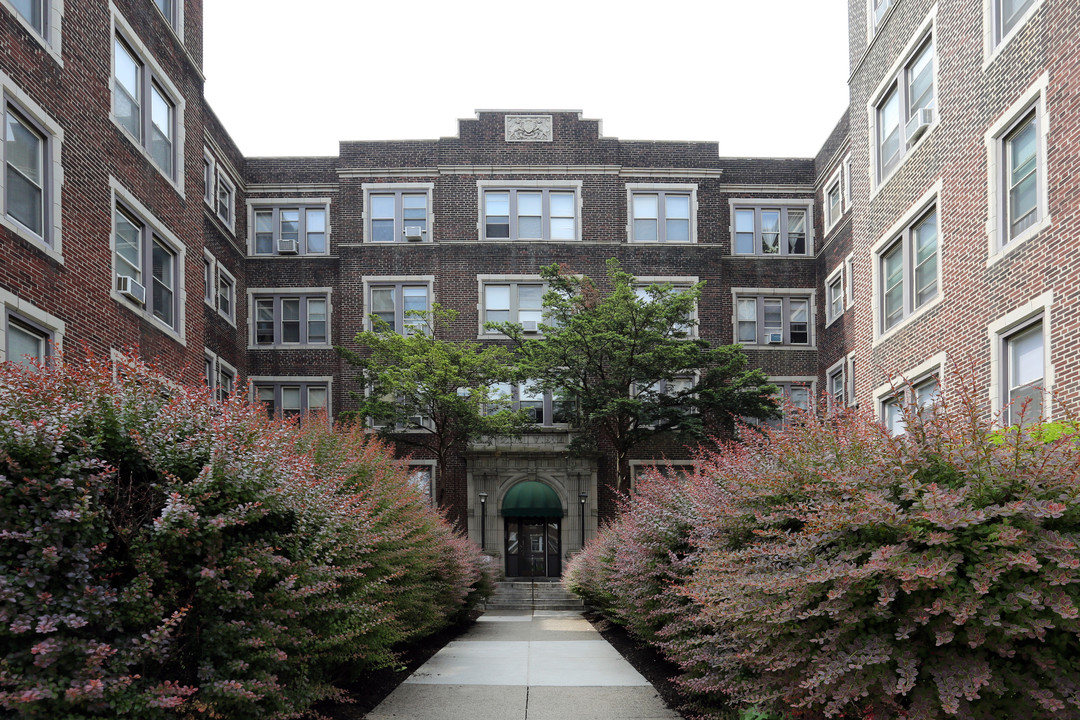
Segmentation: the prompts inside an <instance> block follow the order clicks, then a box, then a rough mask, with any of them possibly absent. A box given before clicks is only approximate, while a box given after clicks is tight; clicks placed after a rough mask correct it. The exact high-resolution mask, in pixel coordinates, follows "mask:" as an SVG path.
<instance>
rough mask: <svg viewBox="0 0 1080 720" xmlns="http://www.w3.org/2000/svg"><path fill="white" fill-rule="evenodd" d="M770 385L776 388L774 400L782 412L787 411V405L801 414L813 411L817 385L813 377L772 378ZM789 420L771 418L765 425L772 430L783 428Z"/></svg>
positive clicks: (758, 422) (756, 422) (753, 422)
mask: <svg viewBox="0 0 1080 720" xmlns="http://www.w3.org/2000/svg"><path fill="white" fill-rule="evenodd" d="M769 383H770V384H772V385H775V386H776V390H777V392H776V395H775V396H774V398H775V400H776V401H777V403H778V405H779V406H780V410H781V411H782V412H783V411H785V407H786V406H787V405H790V406H791V407H792V408H793V409H794V410H796V411H801V412H810V410H811V409H813V402H814V388H815V387H816V385H817V381H816V380H815V379H814V378H813V377H811V376H805V377H796V376H792V377H770V378H769ZM787 420H788V418H787V417H785V416H781V417H778V418H770V419H768V420H766V421H765V423H764V424H765V425H767V426H769V427H771V428H781V427H783V426H784V423H785V422H787ZM748 422H749V423H750V424H752V425H758V424H760V421H758V420H748Z"/></svg>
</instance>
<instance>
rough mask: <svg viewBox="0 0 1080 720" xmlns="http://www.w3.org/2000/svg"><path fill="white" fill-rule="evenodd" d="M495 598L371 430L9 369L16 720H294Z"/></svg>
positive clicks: (5, 433) (6, 478)
mask: <svg viewBox="0 0 1080 720" xmlns="http://www.w3.org/2000/svg"><path fill="white" fill-rule="evenodd" d="M488 588H490V577H489V571H488V570H487V566H486V564H485V563H484V562H483V561H482V556H481V554H480V553H479V551H478V549H477V548H475V547H474V546H472V545H471V544H470V543H468V542H467V541H466V540H465V539H463V538H462V537H460V536H459V535H458V534H456V533H455V532H454V531H453V529H452V528H451V527H450V526H449V525H448V524H447V522H446V521H445V520H444V519H443V518H442V517H440V516H439V515H438V514H437V513H435V512H434V511H432V510H430V509H429V508H428V505H427V502H426V501H425V500H424V499H423V498H422V497H421V496H420V495H419V493H417V492H416V491H415V490H414V489H412V488H411V487H410V486H409V483H408V480H407V476H406V472H405V470H404V469H403V467H402V466H401V464H400V463H399V462H395V461H394V460H393V455H392V453H391V451H390V449H389V448H387V447H386V446H384V445H382V444H380V443H379V442H378V441H376V440H374V439H372V438H370V437H369V436H368V435H367V434H365V433H364V432H363V429H362V428H360V427H356V426H345V427H338V428H333V429H331V428H330V427H329V425H328V424H327V423H325V422H319V421H315V422H311V421H309V422H305V423H304V424H303V425H302V426H299V427H298V426H297V425H295V424H290V423H286V422H277V421H273V420H270V419H269V418H267V416H266V413H265V412H264V411H263V410H262V409H261V408H259V407H256V406H252V405H250V404H249V403H247V402H246V401H245V400H244V399H242V398H240V397H233V398H231V399H229V400H228V401H226V402H223V403H215V402H211V401H210V398H209V397H208V395H207V393H206V391H205V390H202V389H190V388H180V387H175V386H173V385H171V384H167V383H166V382H164V381H162V380H161V379H159V377H158V376H157V375H156V374H155V373H154V372H153V371H152V369H151V368H147V367H145V366H142V365H139V364H122V365H120V366H119V367H116V366H114V365H111V364H106V363H101V362H96V361H93V360H91V361H89V362H87V363H79V364H78V365H77V366H76V365H75V364H64V363H63V362H56V363H54V364H53V365H52V366H51V367H50V368H47V369H43V370H40V371H37V372H33V371H30V372H27V371H23V370H21V369H20V368H19V367H17V366H15V365H14V364H11V363H6V364H5V363H0V708H2V709H3V713H2V714H3V715H4V716H5V717H15V718H49V719H50V720H52V719H54V718H58V719H62V720H75V719H76V718H96V717H109V718H116V717H137V718H140V719H144V718H165V717H168V718H177V717H181V718H186V717H200V718H230V720H232V719H244V718H260V719H263V718H285V717H295V716H297V715H299V714H301V713H302V712H303V711H304V710H305V709H307V708H309V707H310V706H311V705H312V703H314V702H316V701H319V700H323V699H327V698H334V697H336V696H338V695H339V694H340V690H338V689H337V686H339V685H340V684H341V683H342V682H343V681H346V680H348V678H349V676H350V675H351V674H355V673H358V672H360V671H363V670H366V669H370V668H374V667H379V666H383V665H386V664H387V663H391V662H393V659H394V648H395V647H396V646H398V645H400V644H401V643H403V642H407V641H409V640H412V639H416V638H418V637H421V636H424V635H427V634H429V633H432V632H435V631H437V630H439V629H441V628H442V627H444V626H446V625H447V624H449V623H451V622H454V621H455V620H456V619H457V618H459V617H461V616H462V615H464V614H467V613H468V611H469V609H470V608H471V607H472V606H473V605H474V604H475V603H476V602H477V601H478V599H479V598H480V596H481V595H482V594H484V593H485V592H487V590H488Z"/></svg>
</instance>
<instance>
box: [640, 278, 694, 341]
mask: <svg viewBox="0 0 1080 720" xmlns="http://www.w3.org/2000/svg"><path fill="white" fill-rule="evenodd" d="M636 280H637V283H636V284H635V286H634V294H635V295H637V298H638V300H640V301H642V302H652V301H653V296H652V294H651V293H650V292H649V288H650V287H652V286H654V285H656V286H664V285H670V286H671V290H672V292H673V293H682V292H687V291H689V290H690V288H691V287H692V286H693V285H695V284H696V283H697V282H698V278H697V277H677V276H676V277H660V276H656V277H653V276H646V275H642V276H640V277H638V278H636ZM697 319H698V314H697V304H696V303H695V304H694V307H693V309H691V310H690V312H689V313H687V314H686V315H685V322H681V323H676V324H674V325H672V327H671V334H672V335H673V336H674V337H677V338H680V339H683V338H695V337H697V335H698V332H697V330H698V328H697Z"/></svg>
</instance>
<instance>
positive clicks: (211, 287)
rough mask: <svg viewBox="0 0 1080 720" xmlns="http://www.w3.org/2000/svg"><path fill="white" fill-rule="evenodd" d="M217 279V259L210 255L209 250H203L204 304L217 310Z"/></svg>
mask: <svg viewBox="0 0 1080 720" xmlns="http://www.w3.org/2000/svg"><path fill="white" fill-rule="evenodd" d="M215 277H217V259H216V258H215V257H214V256H213V255H212V254H210V251H209V250H203V302H205V303H206V304H207V305H209V306H210V307H212V308H215V309H216V308H217V295H216V290H217V288H216V287H215V283H214V278H215Z"/></svg>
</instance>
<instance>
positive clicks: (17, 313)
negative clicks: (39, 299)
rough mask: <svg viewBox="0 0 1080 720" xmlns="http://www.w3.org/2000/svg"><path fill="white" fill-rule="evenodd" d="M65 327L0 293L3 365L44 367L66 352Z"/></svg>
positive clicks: (0, 335) (39, 310)
mask: <svg viewBox="0 0 1080 720" xmlns="http://www.w3.org/2000/svg"><path fill="white" fill-rule="evenodd" d="M64 329H65V323H64V321H63V320H60V319H59V318H57V317H54V316H53V315H50V314H49V313H47V312H45V311H43V310H41V309H39V308H38V307H36V306H34V305H33V304H32V303H30V302H27V301H26V300H23V299H22V298H19V297H17V296H16V295H13V294H11V293H9V292H7V291H5V290H2V289H0V362H4V361H6V362H13V363H20V364H23V365H26V366H28V367H32V364H33V363H37V364H39V365H44V364H45V363H47V362H48V360H49V358H50V357H52V356H53V355H54V354H55V353H56V352H57V351H59V350H60V349H61V348H62V345H63V337H64Z"/></svg>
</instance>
